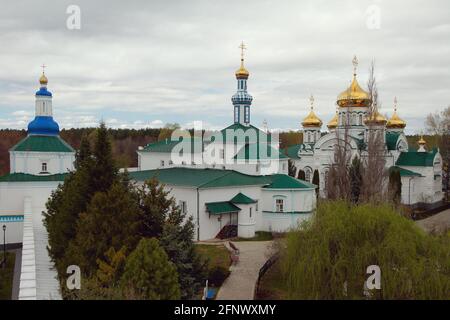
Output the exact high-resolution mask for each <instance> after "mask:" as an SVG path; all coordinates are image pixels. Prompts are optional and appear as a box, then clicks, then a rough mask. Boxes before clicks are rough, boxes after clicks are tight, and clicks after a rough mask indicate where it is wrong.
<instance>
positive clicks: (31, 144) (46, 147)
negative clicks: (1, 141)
mask: <svg viewBox="0 0 450 320" xmlns="http://www.w3.org/2000/svg"><path fill="white" fill-rule="evenodd" d="M11 151H31V152H75V150H74V149H73V148H72V147H71V146H70V145H69V144H67V143H66V142H65V141H64V140H63V139H61V138H60V137H59V136H41V135H29V136H27V137H25V138H24V139H22V140H21V141H20V142H19V143H18V144H16V145H15V146H14V147H12V148H11Z"/></svg>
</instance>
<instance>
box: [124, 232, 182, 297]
mask: <svg viewBox="0 0 450 320" xmlns="http://www.w3.org/2000/svg"><path fill="white" fill-rule="evenodd" d="M120 284H121V289H122V292H123V294H124V296H125V298H128V299H146V300H172V299H179V298H180V285H179V283H178V273H177V271H176V268H175V266H174V264H173V263H172V262H170V261H169V259H168V257H167V254H166V252H165V251H164V249H163V248H161V247H160V245H159V242H158V240H157V239H155V238H151V239H145V238H144V239H141V241H139V244H138V245H137V247H136V249H134V251H133V252H132V253H131V254H130V255H129V256H128V258H127V260H126V264H125V271H124V273H123V275H122V278H121V280H120Z"/></svg>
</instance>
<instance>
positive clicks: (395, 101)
mask: <svg viewBox="0 0 450 320" xmlns="http://www.w3.org/2000/svg"><path fill="white" fill-rule="evenodd" d="M394 111H397V97H394Z"/></svg>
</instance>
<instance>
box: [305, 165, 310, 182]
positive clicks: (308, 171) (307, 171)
mask: <svg viewBox="0 0 450 320" xmlns="http://www.w3.org/2000/svg"><path fill="white" fill-rule="evenodd" d="M305 181H308V182H311V170H310V169H309V168H305Z"/></svg>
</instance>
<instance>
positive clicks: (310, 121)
mask: <svg viewBox="0 0 450 320" xmlns="http://www.w3.org/2000/svg"><path fill="white" fill-rule="evenodd" d="M302 126H304V127H321V126H322V120H320V119H319V117H317V116H316V114H315V113H314V111H313V110H311V112H310V113H309V114H308V116H307V117H306V118H305V119H304V120H303V122H302Z"/></svg>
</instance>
